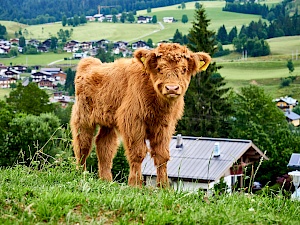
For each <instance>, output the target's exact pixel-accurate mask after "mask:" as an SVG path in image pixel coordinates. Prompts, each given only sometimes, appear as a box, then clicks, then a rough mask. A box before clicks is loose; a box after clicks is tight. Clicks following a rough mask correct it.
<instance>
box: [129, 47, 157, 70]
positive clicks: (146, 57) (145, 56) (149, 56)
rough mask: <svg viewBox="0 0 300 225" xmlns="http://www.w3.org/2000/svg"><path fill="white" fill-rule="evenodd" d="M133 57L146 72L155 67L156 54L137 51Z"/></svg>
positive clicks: (141, 50) (145, 50)
mask: <svg viewBox="0 0 300 225" xmlns="http://www.w3.org/2000/svg"><path fill="white" fill-rule="evenodd" d="M134 57H135V58H137V60H139V61H140V62H141V63H143V65H144V67H145V69H146V70H154V69H155V68H156V67H157V57H158V56H157V53H156V52H155V51H151V50H147V49H138V50H136V51H135V52H134Z"/></svg>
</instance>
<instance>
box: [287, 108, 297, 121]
mask: <svg viewBox="0 0 300 225" xmlns="http://www.w3.org/2000/svg"><path fill="white" fill-rule="evenodd" d="M284 115H285V116H286V117H287V118H289V119H290V120H299V119H300V115H298V114H297V113H294V112H291V111H289V110H288V111H287V112H285V113H284Z"/></svg>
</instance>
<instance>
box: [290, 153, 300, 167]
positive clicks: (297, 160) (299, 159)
mask: <svg viewBox="0 0 300 225" xmlns="http://www.w3.org/2000/svg"><path fill="white" fill-rule="evenodd" d="M287 166H288V167H289V168H291V169H294V170H296V169H297V170H299V169H300V153H293V154H292V156H291V158H290V161H289V164H288V165H287Z"/></svg>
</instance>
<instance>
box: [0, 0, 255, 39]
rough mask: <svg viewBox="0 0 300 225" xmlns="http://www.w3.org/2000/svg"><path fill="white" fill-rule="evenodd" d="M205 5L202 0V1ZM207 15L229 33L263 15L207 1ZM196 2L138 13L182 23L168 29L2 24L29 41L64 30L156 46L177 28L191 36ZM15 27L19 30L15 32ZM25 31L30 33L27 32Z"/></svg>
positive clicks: (80, 35) (87, 36)
mask: <svg viewBox="0 0 300 225" xmlns="http://www.w3.org/2000/svg"><path fill="white" fill-rule="evenodd" d="M200 2H201V1H200ZM201 3H202V4H203V5H204V8H205V9H206V12H207V17H208V18H209V19H210V20H211V24H210V26H209V29H212V30H215V31H217V30H218V28H219V27H221V26H222V25H223V24H224V25H225V26H226V28H227V29H228V32H229V31H230V29H231V28H232V27H233V26H237V27H238V28H240V27H241V26H242V25H246V24H249V23H250V22H251V21H252V20H254V21H258V20H259V18H260V16H257V15H246V14H241V13H231V12H223V11H222V8H223V7H224V5H225V1H203V2H201ZM194 5H195V2H189V3H186V9H184V10H182V9H178V5H173V6H167V7H161V8H154V9H152V12H151V13H149V14H147V13H146V11H145V10H141V11H137V16H138V15H157V17H158V21H160V22H162V18H163V17H165V16H166V17H168V16H172V17H174V18H175V19H177V20H178V22H176V23H171V24H169V23H163V22H162V25H163V27H164V29H162V28H161V26H160V25H159V24H137V23H132V24H130V23H125V24H122V23H115V24H114V23H100V22H88V23H87V24H86V25H84V26H78V27H68V26H66V27H63V26H62V24H61V23H60V22H57V23H51V24H42V25H34V26H26V25H20V24H17V23H15V24H14V22H7V21H6V22H5V21H0V23H1V24H3V25H5V26H6V24H9V27H10V28H9V29H8V32H9V34H10V36H13V34H14V33H15V31H19V29H20V27H22V28H23V29H22V30H23V33H24V35H25V34H26V35H25V38H26V39H31V38H35V39H39V40H45V39H47V38H49V37H50V36H51V35H56V34H57V32H58V31H59V30H60V29H69V30H70V29H71V28H72V29H73V35H72V37H71V38H72V39H74V40H78V41H90V40H100V39H102V38H104V39H108V40H111V41H119V40H123V41H128V42H133V41H137V40H140V39H142V40H147V39H148V38H151V39H152V40H153V41H154V43H156V42H158V41H161V40H168V39H169V38H171V37H173V35H174V33H175V31H176V29H179V31H180V32H182V33H183V34H187V33H188V31H189V29H190V28H191V26H192V25H191V22H192V21H193V18H194V12H195V7H194ZM183 14H186V15H187V16H188V19H189V22H188V23H186V24H183V23H182V22H181V18H182V15H183ZM13 28H15V29H13ZM25 29H26V30H27V32H24V31H25Z"/></svg>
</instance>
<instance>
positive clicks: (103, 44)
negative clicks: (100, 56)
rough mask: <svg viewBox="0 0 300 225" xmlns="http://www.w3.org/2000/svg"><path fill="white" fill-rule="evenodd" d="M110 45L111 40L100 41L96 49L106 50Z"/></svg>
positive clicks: (96, 43) (97, 42)
mask: <svg viewBox="0 0 300 225" xmlns="http://www.w3.org/2000/svg"><path fill="white" fill-rule="evenodd" d="M108 43H109V40H106V39H101V40H99V41H96V42H95V45H96V47H99V48H106V46H107V45H108Z"/></svg>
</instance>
